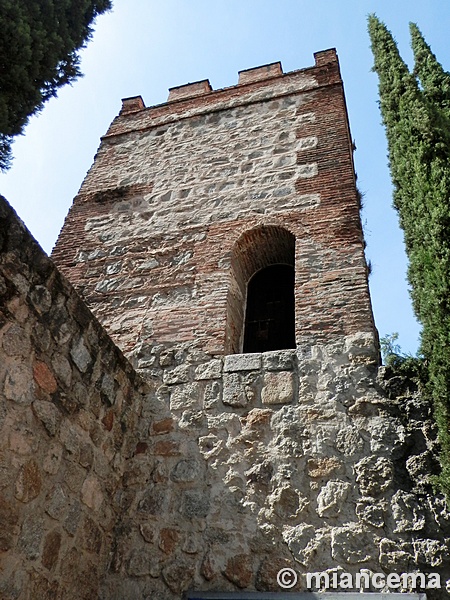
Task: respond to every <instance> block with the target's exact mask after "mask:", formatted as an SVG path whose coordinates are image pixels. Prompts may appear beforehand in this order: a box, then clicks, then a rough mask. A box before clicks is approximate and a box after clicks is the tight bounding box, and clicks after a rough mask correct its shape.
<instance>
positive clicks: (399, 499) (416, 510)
mask: <svg viewBox="0 0 450 600" xmlns="http://www.w3.org/2000/svg"><path fill="white" fill-rule="evenodd" d="M392 514H393V517H394V519H395V522H396V525H395V529H394V531H395V532H400V531H420V530H422V529H423V528H424V526H425V517H424V514H423V511H422V510H421V507H420V506H418V505H417V498H416V496H415V495H414V494H410V493H408V492H404V491H402V490H398V491H397V492H396V493H395V494H394V495H393V497H392Z"/></svg>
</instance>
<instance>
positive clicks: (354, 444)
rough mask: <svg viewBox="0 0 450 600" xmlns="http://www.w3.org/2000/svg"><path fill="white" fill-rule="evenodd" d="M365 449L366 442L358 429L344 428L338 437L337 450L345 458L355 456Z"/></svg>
mask: <svg viewBox="0 0 450 600" xmlns="http://www.w3.org/2000/svg"><path fill="white" fill-rule="evenodd" d="M363 447H364V440H363V439H362V437H361V435H360V433H359V432H358V430H357V429H356V427H344V428H343V429H340V430H339V431H338V433H337V436H336V448H337V449H338V450H339V452H341V453H342V454H344V455H345V456H353V455H354V454H357V453H358V452H360V451H361V450H362V449H363Z"/></svg>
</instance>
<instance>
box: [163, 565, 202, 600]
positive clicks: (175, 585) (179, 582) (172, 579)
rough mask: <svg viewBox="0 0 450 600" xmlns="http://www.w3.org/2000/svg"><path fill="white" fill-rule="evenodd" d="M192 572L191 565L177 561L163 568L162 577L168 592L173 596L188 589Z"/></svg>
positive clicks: (192, 575) (192, 567)
mask: <svg viewBox="0 0 450 600" xmlns="http://www.w3.org/2000/svg"><path fill="white" fill-rule="evenodd" d="M194 572H195V570H194V566H193V565H192V563H188V562H186V561H182V560H179V561H176V562H173V563H171V564H170V565H168V566H167V567H165V568H164V569H163V571H162V576H163V579H164V581H165V582H166V583H167V585H168V586H169V588H170V590H171V591H172V592H173V593H174V594H180V593H181V592H182V591H183V590H186V589H188V588H189V587H190V583H191V581H192V578H193V577H194Z"/></svg>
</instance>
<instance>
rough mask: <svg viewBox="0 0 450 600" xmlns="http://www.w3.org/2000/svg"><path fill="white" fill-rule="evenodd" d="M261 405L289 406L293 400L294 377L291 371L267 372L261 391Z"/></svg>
mask: <svg viewBox="0 0 450 600" xmlns="http://www.w3.org/2000/svg"><path fill="white" fill-rule="evenodd" d="M261 400H262V403H263V404H290V403H291V402H292V401H293V400H294V375H293V373H292V372H291V371H277V372H268V373H265V375H264V385H263V388H262V390H261Z"/></svg>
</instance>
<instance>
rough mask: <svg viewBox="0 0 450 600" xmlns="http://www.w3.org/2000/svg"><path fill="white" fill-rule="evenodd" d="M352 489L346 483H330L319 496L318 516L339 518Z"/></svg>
mask: <svg viewBox="0 0 450 600" xmlns="http://www.w3.org/2000/svg"><path fill="white" fill-rule="evenodd" d="M351 487H352V486H351V485H350V483H348V482H346V481H328V483H327V484H326V485H324V486H323V487H322V489H321V490H320V492H319V495H318V496H317V514H318V515H319V516H320V517H337V515H338V514H339V513H340V512H341V509H342V508H343V506H344V505H345V501H346V500H347V496H348V494H349V492H350V489H351Z"/></svg>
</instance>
